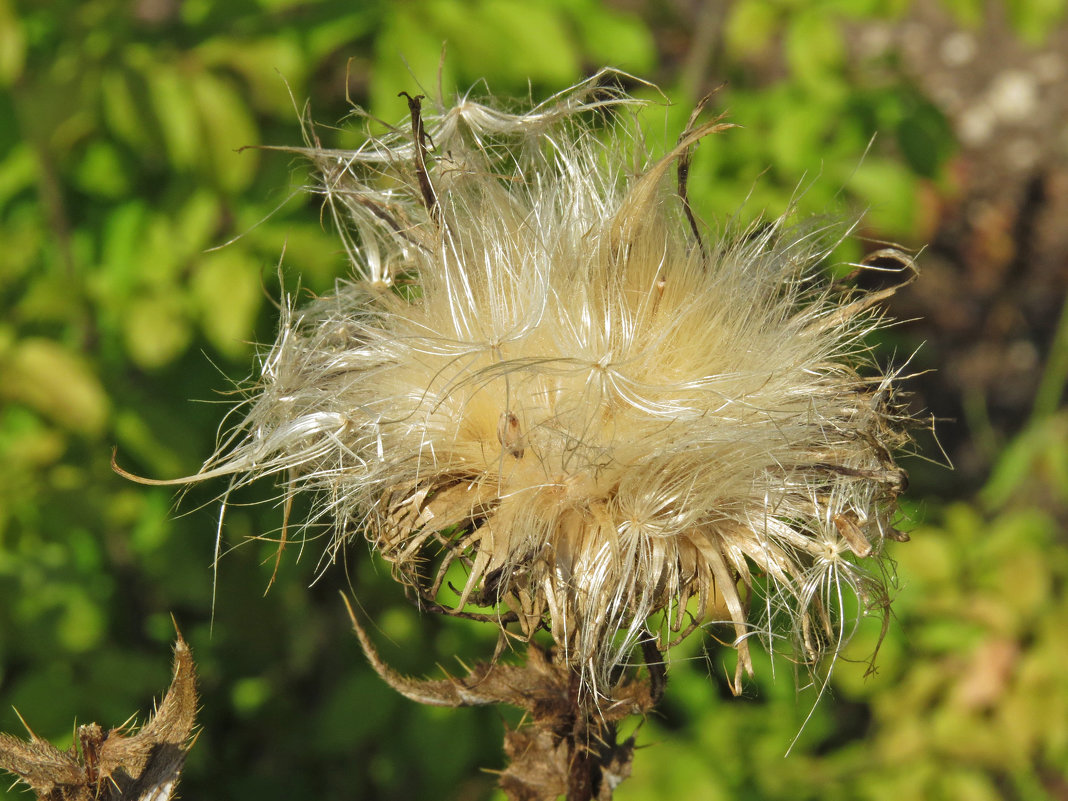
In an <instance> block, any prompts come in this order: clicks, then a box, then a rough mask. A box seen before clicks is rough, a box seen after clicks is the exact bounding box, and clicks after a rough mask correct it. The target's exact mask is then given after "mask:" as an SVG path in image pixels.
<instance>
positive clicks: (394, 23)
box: [370, 4, 456, 122]
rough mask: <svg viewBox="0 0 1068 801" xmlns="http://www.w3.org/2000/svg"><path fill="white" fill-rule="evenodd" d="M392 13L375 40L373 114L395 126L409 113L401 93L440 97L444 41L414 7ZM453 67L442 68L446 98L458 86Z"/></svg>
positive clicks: (448, 61)
mask: <svg viewBox="0 0 1068 801" xmlns="http://www.w3.org/2000/svg"><path fill="white" fill-rule="evenodd" d="M390 12H391V13H390V14H389V15H388V16H387V17H386V18H385V20H384V22H383V26H382V30H381V31H380V32H379V34H378V36H376V37H375V58H374V71H373V73H372V76H371V89H370V111H371V113H372V114H374V115H375V116H377V117H379V118H381V119H383V120H386V121H387V122H395V121H398V120H403V119H405V117H406V116H407V113H408V106H407V104H406V103H405V101H404V99H403V98H398V96H397V94H398V92H401V91H405V92H408V93H409V94H413V95H414V94H419V93H430V94H431V96H434V95H436V94H437V91H436V90H437V86H438V64H439V58H440V55H441V46H442V43H443V37H442V36H441V34H440V33H439V32H438V31H436V30H433V29H432V28H431V27H430V26H429V25H427V24H426V21H425V19H421V18H420V17H419V16H418V15H417V14H416V12H415V10H414V9H413V7H412V6H409V5H401V4H395V5H393V6H391V8H390ZM452 63H453V62H452V59H446V60H445V64H444V65H443V68H442V69H443V72H442V75H441V84H442V86H443V91H444V92H445V93H446V95H449V94H450V93H451V92H453V91H455V86H456V78H455V73H454V70H453V66H452Z"/></svg>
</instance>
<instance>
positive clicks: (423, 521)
mask: <svg viewBox="0 0 1068 801" xmlns="http://www.w3.org/2000/svg"><path fill="white" fill-rule="evenodd" d="M600 84H601V82H600V81H599V80H598V79H593V80H591V81H589V82H587V83H584V84H582V85H580V86H578V87H576V88H574V89H572V90H569V91H568V92H565V93H563V94H561V95H558V96H556V97H554V98H552V99H550V100H549V101H547V102H545V103H543V104H541V105H538V106H536V107H534V108H533V109H532V110H530V111H527V112H526V113H522V114H510V113H505V112H503V111H500V110H498V109H497V108H495V107H494V106H492V105H485V104H482V103H478V102H474V101H473V100H470V99H467V98H463V99H461V100H460V101H459V102H458V103H457V104H456V105H454V106H453V107H451V108H447V109H446V108H441V109H437V110H427V111H425V113H424V110H423V108H422V104H421V103H420V99H419V98H409V106H410V112H411V114H410V124H406V125H404V126H403V127H400V128H398V129H395V130H393V131H392V132H390V133H388V134H386V135H384V136H381V137H377V138H371V139H369V140H368V142H367V144H366V145H365V146H363V147H361V148H360V149H358V150H354V151H337V150H329V149H324V148H323V147H321V146H320V145H319V143H318V140H317V139H315V138H314V137H312V139H311V141H310V142H309V145H308V147H306V148H301V149H300V152H302V153H304V154H305V155H307V156H308V157H309V158H310V159H311V160H312V161H313V163H314V165H315V167H316V168H317V172H318V175H319V179H320V184H319V186H318V188H317V189H318V191H319V192H321V193H322V195H323V197H324V200H325V209H326V210H327V211H328V212H329V215H330V216H331V217H332V218H333V220H334V221H335V222H336V224H337V226H338V228H339V230H340V231H341V235H342V238H343V241H344V243H345V247H346V249H347V251H348V254H349V257H350V259H351V261H352V264H353V267H354V269H355V276H354V278H352V279H351V280H349V281H345V282H339V283H338V285H337V287H336V290H335V291H334V293H333V294H331V295H329V296H327V297H322V298H319V299H317V300H316V301H315V302H313V303H311V305H310V306H308V307H307V308H303V309H296V308H294V306H293V304H292V303H289V302H287V303H286V304H285V307H284V309H283V317H282V323H281V331H280V333H279V335H278V340H277V342H276V343H275V345H274V347H273V348H272V349H271V351H270V352H269V353H268V354H267V355H266V357H265V358H264V360H263V363H262V378H261V380H260V381H259V382H258V385H257V386H256V387H255V389H254V391H253V393H252V394H251V397H250V401H249V406H248V409H247V412H246V417H245V419H244V421H243V422H242V423H241V424H240V426H239V427H238V429H237V430H236V431H235V432H233V434H232V435H231V436H230V437H229V438H228V439H227V440H226V442H225V443H224V444H223V446H222V447H221V448H220V450H219V452H218V453H217V454H216V455H215V456H214V457H213V458H212V459H210V460H209V461H208V462H207V463H206V464H205V466H204V468H203V470H202V471H201V472H200V474H199V475H198V477H197V478H198V479H203V478H208V477H212V476H218V475H231V476H234V481H235V483H244V482H246V481H248V480H251V479H254V478H257V477H260V476H264V475H270V474H277V475H278V476H279V477H280V478H281V480H282V482H283V484H284V487H285V491H286V493H287V495H292V494H294V493H298V492H308V493H313V494H314V497H315V499H316V500H315V505H314V507H313V510H314V511H313V514H312V521H311V522H312V523H313V524H320V523H325V524H327V525H328V526H329V527H330V528H331V530H332V540H331V546H330V548H329V549H328V554H329V555H331V556H332V555H334V554H335V553H336V551H337V548H339V547H340V546H341V545H342V544H343V543H345V542H347V541H349V540H350V539H352V538H353V537H355V536H360V535H363V536H366V537H367V538H368V540H369V541H370V543H371V544H372V546H373V547H374V548H375V549H376V550H377V551H378V553H379V554H381V556H382V557H384V558H385V559H386V560H388V561H389V562H390V563H392V565H393V566H394V569H395V575H396V577H397V579H398V580H400V581H401V582H403V583H404V584H405V585H406V586H407V587H408V588H410V590H411V591H412V592H413V593H414V594H415V595H416V596H417V597H418V599H419V600H420V602H421V603H422V605H423V606H424V608H427V609H431V610H433V611H438V612H446V613H452V614H460V615H465V616H469V617H478V618H482V619H487V620H492V621H493V622H495V623H497V624H499V625H500V626H501V628H502V630H503V631H506V632H507V633H508V634H509V635H511V636H514V637H517V638H520V639H529V638H530V637H532V636H533V635H534V634H535V633H536V632H537V631H539V630H543V629H547V630H548V631H550V632H551V635H552V637H553V639H554V641H555V643H556V644H557V646H558V647H559V648H560V649H561V650H562V652H563V653H565V654H566V660H567V663H568V664H570V665H571V666H572V667H573V668H574V669H575V670H576V671H578V672H579V673H580V674H581V675H582V677H583V683H584V686H585V687H586V688H587V689H593V690H595V691H596V690H598V688H600V687H603V686H605V683H610V682H612V681H614V679H613V678H612V677H613V675H614V674H613V669H614V668H616V667H618V666H620V665H625V664H627V663H628V661H629V660H630V659H631V654H632V652H633V651H634V647H635V646H636V645H637V644H638V643H640V642H642V641H643V640H648V639H649V638H650V637H651V636H653V635H651V634H650V632H655V633H656V635H657V636H660V637H661V640H660V643H661V645H667V644H668V643H667V641H668V640H671V639H678V638H679V637H681V636H685V635H686V634H688V633H690V632H691V631H693V630H694V629H696V628H698V627H702V626H705V625H709V624H716V623H725V624H727V626H728V627H729V628H728V631H732V632H733V634H732V636H731V637H730V638H729V639H730V640H731V641H732V642H733V645H734V646H735V647H736V648H737V649H738V652H739V665H738V670H739V673H738V675H737V676H736V677H735V685H736V686H737V683H738V681H739V680H740V676H741V673H742V672H743V671H749V670H750V669H751V664H750V659H749V654H748V645H747V643H748V641H749V638H750V635H751V634H753V633H757V634H760V633H765V634H768V635H769V636H775V637H779V636H782V635H787V636H789V637H791V638H792V639H793V640H794V643H795V644H796V645H797V647H798V651H797V652H798V654H799V655H800V657H801V658H802V659H804V660H806V661H810V662H811V661H814V660H817V659H818V658H819V657H820V655H821V653H823V652H824V651H825V650H826V649H827V648H828V647H829V648H830V649H831V650H833V651H837V649H838V648H839V646H840V643H841V641H842V638H843V636H844V632H845V629H847V628H848V625H849V623H848V621H844V620H842V619H841V618H842V615H843V602H842V595H843V593H845V592H848V593H852V594H853V595H855V596H858V597H859V599H860V602H861V604H860V605H861V607H863V606H864V605H865V604H872V603H878V602H879V601H880V600H881V599H882V598H884V596H885V592H884V589H885V588H884V586H883V585H884V578H883V573H882V571H881V570H880V568H879V560H880V558H881V554H882V545H883V541H884V539H885V538H887V537H892V536H901V535H898V534H897V533H896V532H895V531H894V530H893V528H892V527H891V520H890V518H891V515H892V514H893V512H894V509H895V499H896V497H897V495H898V493H899V492H900V491H901V490H902V488H903V486H904V484H905V476H904V473H903V472H902V471H901V470H900V469H898V468H897V467H896V466H895V464H894V462H893V459H892V455H891V454H892V452H893V451H894V450H896V449H897V448H898V447H899V446H900V445H901V444H902V442H903V439H904V438H903V435H902V434H901V433H900V426H899V425H898V422H899V421H898V420H897V418H896V412H895V410H894V407H893V405H892V400H891V387H890V384H891V376H886V375H882V374H880V373H878V372H877V371H876V370H875V368H874V367H873V366H872V365H871V364H870V362H871V360H870V359H869V358H868V350H867V347H866V345H865V344H864V337H865V335H866V334H867V333H869V332H870V331H871V330H872V329H873V328H875V327H877V326H878V325H879V320H880V317H879V314H878V312H877V311H875V310H874V307H875V304H876V303H877V301H879V300H881V299H882V298H884V297H885V296H886V295H887V294H888V293H889V291H884V292H881V293H873V294H867V295H865V294H863V293H861V292H860V291H859V290H856V289H854V288H851V286H850V284H849V283H848V282H837V283H835V282H829V281H827V280H825V279H824V278H823V277H822V276H823V273H822V271H821V266H820V265H821V261H822V260H823V259H824V258H825V257H826V255H827V254H828V252H829V250H830V248H831V247H832V246H833V244H834V242H835V241H836V237H840V236H841V235H842V231H841V229H840V228H836V227H835V226H824V227H820V226H817V225H812V224H808V225H800V226H798V225H793V224H790V223H789V222H788V220H787V219H786V218H785V217H783V218H780V219H777V220H774V221H772V222H770V223H767V224H765V225H763V226H761V227H756V228H753V229H751V230H747V231H745V232H744V233H743V234H742V235H740V236H734V237H728V238H722V237H721V238H712V239H711V240H710V241H709V242H708V243H707V244H706V243H705V242H704V241H702V240H703V238H706V237H702V236H700V234H699V233H698V232H699V230H700V228H699V226H698V224H697V223H696V221H695V220H694V218H693V216H692V214H691V212H690V208H689V204H688V202H687V200H686V192H685V174H686V168H687V167H688V164H689V156H690V151H691V150H692V148H693V146H694V145H695V144H696V143H697V142H698V140H700V139H701V138H702V137H704V136H706V135H708V134H709V133H712V132H715V131H719V130H721V129H723V128H725V127H727V126H725V125H722V124H719V123H718V122H717V121H713V122H709V123H705V124H701V125H698V124H697V123H696V121H692V122H691V124H690V126H689V128H688V129H687V130H686V131H685V132H684V133H683V135H682V136H681V137H680V139H679V141H678V144H677V146H675V147H674V148H673V149H671V150H670V152H668V153H666V154H665V155H664V156H662V157H661V158H657V159H654V158H650V157H648V156H647V154H646V153H645V152H644V149H643V147H642V145H641V138H640V136H639V135H637V134H636V133H635V126H634V120H633V115H632V114H631V113H630V112H631V109H630V107H631V106H632V105H633V104H635V103H636V102H637V101H635V100H634V99H632V98H629V97H627V96H626V95H624V94H623V93H621V92H619V91H616V90H612V89H605V88H604V87H603V86H601V85H600ZM696 116H697V115H696V114H695V118H696ZM598 126H600V127H598ZM602 129H603V130H602ZM673 168H675V169H673ZM676 172H677V174H678V176H679V177H678V181H677V182H676V181H675V180H673V179H674V178H675V173H676ZM862 367H863V369H864V370H866V371H868V372H870V373H872V374H871V375H867V376H865V375H862V374H861V373H860V372H858V370H859V369H860V368H862Z"/></svg>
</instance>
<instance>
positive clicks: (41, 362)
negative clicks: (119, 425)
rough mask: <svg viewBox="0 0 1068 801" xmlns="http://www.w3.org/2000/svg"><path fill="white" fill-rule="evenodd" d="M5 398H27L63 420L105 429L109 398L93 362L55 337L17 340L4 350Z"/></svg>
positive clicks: (0, 394) (77, 427) (0, 363)
mask: <svg viewBox="0 0 1068 801" xmlns="http://www.w3.org/2000/svg"><path fill="white" fill-rule="evenodd" d="M0 375H2V376H3V380H0V398H4V399H5V400H8V401H13V402H16V403H22V404H25V405H26V406H29V407H30V408H32V409H34V410H35V411H37V412H38V413H40V414H41V415H42V416H44V417H47V418H48V419H50V420H53V421H54V422H55V423H57V424H58V425H60V426H62V427H64V428H67V429H70V430H72V431H78V432H81V433H85V434H90V435H96V434H100V433H101V432H102V431H103V429H104V425H105V424H106V422H107V417H108V406H109V404H108V398H107V394H106V393H105V392H104V388H103V386H102V385H101V384H100V380H99V379H98V378H97V377H96V375H94V373H93V371H92V369H91V368H90V367H89V364H88V363H87V362H86V361H85V360H84V359H83V358H82V357H81V356H80V355H79V354H77V353H74V352H73V351H71V350H69V349H67V348H65V347H63V346H62V345H61V344H59V343H58V342H54V341H52V340H50V339H44V338H33V339H24V340H22V341H19V342H15V343H14V344H13V345H12V347H11V349H10V350H8V351H6V352H5V353H3V354H2V355H0Z"/></svg>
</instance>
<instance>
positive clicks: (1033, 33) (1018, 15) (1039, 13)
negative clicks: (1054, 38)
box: [1007, 0, 1068, 47]
mask: <svg viewBox="0 0 1068 801" xmlns="http://www.w3.org/2000/svg"><path fill="white" fill-rule="evenodd" d="M1007 5H1008V11H1009V20H1010V22H1011V23H1012V27H1013V30H1015V31H1016V33H1017V34H1018V35H1019V36H1020V38H1021V39H1023V40H1025V41H1026V42H1027V43H1028V44H1030V45H1033V46H1035V47H1038V46H1041V45H1042V44H1044V43H1045V42H1046V41H1048V40H1049V37H1050V35H1051V34H1052V33H1053V32H1054V31H1056V30H1057V28H1058V26H1059V25H1060V23H1061V22H1062V21H1063V20H1064V16H1065V12H1066V11H1068V3H1066V2H1065V0H1008V2H1007Z"/></svg>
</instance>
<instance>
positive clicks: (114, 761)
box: [0, 633, 197, 801]
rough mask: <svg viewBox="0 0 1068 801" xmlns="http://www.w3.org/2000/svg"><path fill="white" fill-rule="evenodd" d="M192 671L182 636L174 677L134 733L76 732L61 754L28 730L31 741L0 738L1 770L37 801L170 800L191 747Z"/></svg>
mask: <svg viewBox="0 0 1068 801" xmlns="http://www.w3.org/2000/svg"><path fill="white" fill-rule="evenodd" d="M196 710H197V692H196V669H195V666H194V664H193V656H192V654H191V653H190V651H189V646H188V645H186V642H185V640H184V639H182V636H181V634H180V633H179V635H178V641H177V642H176V643H175V646H174V678H173V679H172V680H171V685H170V687H169V689H168V690H167V693H166V695H164V697H163V702H162V703H161V704H160V705H159V708H158V709H157V710H156V712H155V714H153V715H152V717H151V718H149V721H148V723H146V724H145V725H144V726H143V727H142V728H141V729H140V730H139V731H138V732H137V733H136V734H131V735H127V734H125V733H124V731H125V730H124V729H123V728H122V727H121V726H120V727H118V728H114V729H111V730H110V731H105V730H104V729H103V728H102V727H101V726H100V725H98V724H96V723H90V724H88V725H84V726H79V727H78V731H77V740H78V741H77V743H76V744H75V745H72V746H71V747H70V748H69V749H67V750H66V751H60V750H59V749H58V748H56V747H55V746H54V745H52V744H51V743H49V742H47V741H46V740H43V739H41V738H40V737H38V736H37V735H36V734H35V733H34V732H33V731H32V730H31V729H30V728H29V726H27V727H26V730H27V731H28V732H29V735H30V739H29V740H21V739H19V738H17V737H13V736H11V735H9V734H2V733H0V769H3V770H6V771H9V772H10V773H14V774H15V775H16V776H17V777H18V778H19V780H20V781H22V782H23V783H25V784H26V785H27V786H29V787H30V789H32V790H33V791H34V792H35V793H36V794H37V798H38V799H39V801H167V800H168V799H170V798H172V797H173V794H174V788H175V787H176V786H177V784H178V777H179V775H180V773H181V770H182V766H183V764H184V763H185V755H186V753H187V752H188V751H189V748H190V747H191V746H192V744H193V739H194V738H193V726H194V722H195V718H196Z"/></svg>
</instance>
